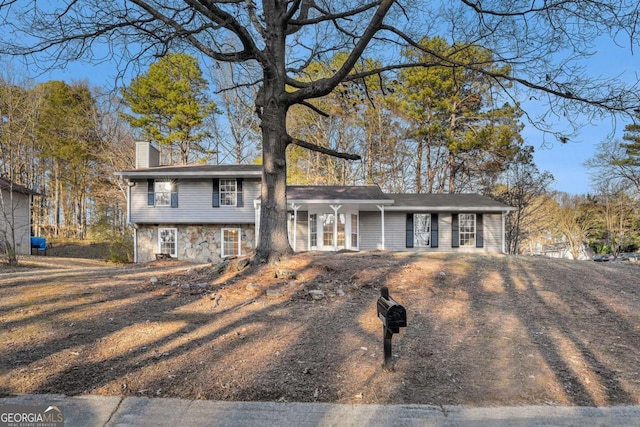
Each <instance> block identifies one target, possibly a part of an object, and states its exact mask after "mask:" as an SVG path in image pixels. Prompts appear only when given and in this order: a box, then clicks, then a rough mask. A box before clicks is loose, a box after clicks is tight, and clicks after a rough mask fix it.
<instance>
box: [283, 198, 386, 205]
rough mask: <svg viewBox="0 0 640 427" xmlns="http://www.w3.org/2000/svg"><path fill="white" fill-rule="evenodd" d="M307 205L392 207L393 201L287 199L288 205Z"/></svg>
mask: <svg viewBox="0 0 640 427" xmlns="http://www.w3.org/2000/svg"><path fill="white" fill-rule="evenodd" d="M291 203H295V204H307V205H326V204H345V205H348V204H359V205H392V204H393V200H389V199H384V200H371V199H366V200H356V199H324V200H323V199H309V200H303V199H287V204H291Z"/></svg>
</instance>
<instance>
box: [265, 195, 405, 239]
mask: <svg viewBox="0 0 640 427" xmlns="http://www.w3.org/2000/svg"><path fill="white" fill-rule="evenodd" d="M391 204H393V200H392V199H390V198H389V197H388V196H386V195H385V194H384V193H382V191H381V190H380V187H378V186H377V185H376V186H373V185H371V186H348V187H337V186H330V187H326V186H289V187H287V208H288V212H287V215H288V217H287V225H288V234H289V243H290V244H291V247H292V248H293V250H294V251H296V252H300V251H340V250H353V251H358V250H360V247H361V239H362V236H361V227H360V214H361V212H371V211H375V212H378V214H379V215H380V219H381V221H380V224H381V228H380V230H377V231H376V234H377V233H380V234H379V235H378V236H381V237H382V241H381V245H380V246H381V248H380V249H384V234H385V233H384V227H385V223H384V212H385V207H386V206H389V205H391ZM259 218H260V209H259V206H258V209H256V223H257V224H258V226H257V227H256V229H259Z"/></svg>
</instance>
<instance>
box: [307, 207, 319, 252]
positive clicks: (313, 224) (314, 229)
mask: <svg viewBox="0 0 640 427" xmlns="http://www.w3.org/2000/svg"><path fill="white" fill-rule="evenodd" d="M309 246H310V247H311V249H313V248H317V247H318V214H310V215H309Z"/></svg>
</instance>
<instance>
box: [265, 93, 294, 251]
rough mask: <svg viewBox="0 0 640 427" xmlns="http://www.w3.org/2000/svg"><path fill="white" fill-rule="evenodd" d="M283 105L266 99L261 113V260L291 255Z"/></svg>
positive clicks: (286, 140)
mask: <svg viewBox="0 0 640 427" xmlns="http://www.w3.org/2000/svg"><path fill="white" fill-rule="evenodd" d="M286 115H287V111H286V107H284V106H281V105H278V104H277V103H276V102H274V101H272V100H269V101H268V102H267V103H266V105H265V106H264V109H263V112H262V118H263V120H262V135H263V141H264V146H263V153H262V161H263V170H262V192H261V196H262V198H261V207H260V236H259V243H258V247H257V249H256V257H257V259H258V260H260V261H261V262H269V263H271V262H275V261H277V260H278V259H281V258H284V257H287V256H289V255H291V254H293V250H292V249H291V246H290V245H289V239H288V234H287V222H286V218H287V166H286V165H287V164H286V160H285V152H286V148H287V145H288V137H287V135H286V133H285V132H284V130H285V129H286V128H285V125H284V122H285V121H286Z"/></svg>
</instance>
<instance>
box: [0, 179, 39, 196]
mask: <svg viewBox="0 0 640 427" xmlns="http://www.w3.org/2000/svg"><path fill="white" fill-rule="evenodd" d="M0 188H2V189H3V190H11V191H13V192H15V193H22V194H32V195H37V194H40V193H38V192H37V191H34V190H31V189H29V188H27V187H24V186H22V185H19V184H16V183H12V182H11V181H9V180H6V179H4V178H2V177H0Z"/></svg>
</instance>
